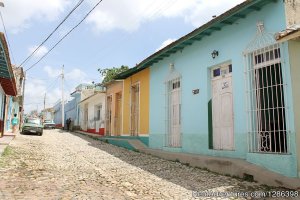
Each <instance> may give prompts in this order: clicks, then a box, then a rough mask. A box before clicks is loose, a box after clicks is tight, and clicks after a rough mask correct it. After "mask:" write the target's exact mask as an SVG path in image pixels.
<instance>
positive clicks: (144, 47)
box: [0, 0, 243, 113]
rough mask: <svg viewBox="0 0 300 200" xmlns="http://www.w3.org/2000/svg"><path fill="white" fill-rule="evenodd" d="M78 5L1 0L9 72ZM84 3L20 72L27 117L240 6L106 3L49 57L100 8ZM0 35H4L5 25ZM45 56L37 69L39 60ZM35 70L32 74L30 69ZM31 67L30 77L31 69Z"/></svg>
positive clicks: (156, 0)
mask: <svg viewBox="0 0 300 200" xmlns="http://www.w3.org/2000/svg"><path fill="white" fill-rule="evenodd" d="M79 1H80V0H43V1H41V0H26V1H20V0H0V2H3V3H4V5H5V6H4V7H0V12H1V14H2V16H3V20H4V24H5V27H6V30H7V40H8V42H9V50H10V58H11V62H12V64H14V65H16V66H20V64H21V63H22V62H23V61H24V60H25V59H26V58H27V57H28V56H29V55H30V54H31V53H32V52H33V51H34V50H35V48H36V47H37V46H38V45H40V44H41V43H42V41H44V39H46V37H47V36H48V35H49V34H50V33H51V32H52V31H53V30H54V29H55V28H56V27H57V25H58V24H59V23H60V22H61V21H62V20H63V19H64V18H65V16H66V15H67V14H68V13H69V12H70V11H71V9H72V8H73V7H74V6H75V5H76V4H77V3H78V2H79ZM98 2H99V0H84V1H83V2H82V4H81V5H80V6H79V7H78V8H77V9H76V10H75V11H74V12H73V13H72V15H70V17H69V18H68V19H67V20H66V21H65V22H64V23H63V24H62V26H60V27H59V29H58V30H57V31H56V32H55V33H54V34H53V35H52V36H51V37H50V39H49V40H48V41H47V42H46V43H45V44H44V45H43V46H42V47H41V48H40V49H39V51H37V52H36V53H35V54H34V56H32V57H31V58H30V59H29V60H28V61H27V62H25V63H24V64H23V65H22V67H23V68H24V70H27V69H28V71H26V83H25V102H24V104H25V107H24V110H25V113H29V112H30V111H31V110H34V109H38V110H39V111H40V110H41V109H43V108H44V97H45V94H46V107H52V106H54V104H55V103H56V102H58V101H59V100H60V99H61V96H62V91H61V78H60V74H61V72H62V66H64V74H65V84H64V94H65V95H64V99H70V93H72V92H73V91H74V90H75V87H76V86H77V85H79V84H80V83H92V82H93V81H94V82H96V83H98V82H101V80H102V79H103V78H102V77H101V76H100V74H99V72H98V71H97V69H99V68H101V69H104V68H112V67H119V66H121V65H127V66H129V67H134V66H135V65H136V64H137V63H140V62H141V61H143V60H144V59H145V58H147V57H148V56H150V55H152V54H153V53H155V52H156V51H158V50H159V49H161V48H163V47H164V46H166V45H168V44H170V43H171V42H173V41H175V40H177V39H179V38H180V37H182V36H184V35H186V34H188V33H189V32H191V31H193V30H194V29H196V28H198V27H199V26H201V25H203V24H204V23H206V22H208V21H210V20H211V19H212V16H214V15H217V16H218V15H220V14H222V13H223V12H225V11H227V10H228V9H230V8H232V7H234V6H235V5H237V4H239V3H241V2H243V0H230V1H228V0H214V1H208V0H164V1H162V0H143V1H141V0H103V1H102V2H101V3H100V4H99V5H98V6H97V7H96V9H95V10H93V12H91V14H90V15H89V16H88V17H87V18H86V19H85V20H84V21H83V22H82V23H81V24H80V25H79V26H78V27H77V28H76V29H74V31H72V32H71V33H70V34H69V35H68V36H67V37H66V38H65V39H64V40H62V42H60V43H59V44H58V45H57V46H56V47H55V48H54V49H53V50H52V51H50V52H49V50H50V49H51V48H52V47H53V46H54V45H55V44H56V43H57V42H58V41H59V40H60V39H61V38H62V37H63V36H64V35H65V34H66V33H67V32H69V31H70V30H71V29H72V28H73V27H74V26H75V25H76V24H78V23H79V22H80V21H81V20H82V19H83V18H84V16H85V15H86V14H87V13H88V12H89V11H90V10H91V9H92V7H93V6H94V5H95V4H96V3H98ZM0 31H2V32H3V31H4V28H3V24H1V25H0ZM45 53H48V55H47V56H46V57H45V58H44V59H42V60H41V61H40V62H39V63H38V64H36V65H35V66H33V64H35V63H36V62H37V61H39V59H40V58H41V57H42V56H43V55H45ZM32 66H33V67H32ZM30 67H32V68H31V69H29V68H30Z"/></svg>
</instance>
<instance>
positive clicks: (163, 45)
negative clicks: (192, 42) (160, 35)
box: [155, 38, 176, 51]
mask: <svg viewBox="0 0 300 200" xmlns="http://www.w3.org/2000/svg"><path fill="white" fill-rule="evenodd" d="M175 40H176V39H171V38H169V39H167V40H165V41H164V42H163V43H162V44H161V45H160V47H158V48H157V49H156V50H155V51H159V50H161V49H163V48H164V47H166V46H168V45H169V44H171V43H172V42H174V41H175Z"/></svg>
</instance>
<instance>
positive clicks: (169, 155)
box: [75, 131, 300, 190]
mask: <svg viewBox="0 0 300 200" xmlns="http://www.w3.org/2000/svg"><path fill="white" fill-rule="evenodd" d="M75 132H76V133H79V134H82V135H88V136H89V137H92V138H95V139H98V140H101V141H105V142H108V143H110V144H112V145H116V146H120V147H125V148H127V149H129V150H135V151H139V152H141V153H145V154H150V155H153V156H155V157H159V158H162V159H166V160H171V161H175V162H180V163H183V164H186V165H189V166H192V167H198V168H202V169H207V170H209V171H212V172H216V173H218V174H223V175H230V176H232V177H239V178H244V179H250V180H251V179H252V180H253V181H256V182H258V183H260V184H265V185H268V186H275V187H284V188H289V189H295V190H300V179H299V178H290V177H286V176H283V175H281V174H278V173H275V172H272V171H269V170H267V169H265V168H263V167H260V166H258V165H254V164H251V163H249V162H247V161H246V160H243V159H236V158H224V157H214V156H205V155H200V154H191V153H182V152H170V151H164V150H160V149H151V148H149V147H147V146H146V145H144V144H143V143H142V142H141V141H139V140H135V139H125V138H106V137H105V136H99V135H94V134H89V133H86V132H83V131H75ZM124 144H125V145H124ZM128 145H129V146H128Z"/></svg>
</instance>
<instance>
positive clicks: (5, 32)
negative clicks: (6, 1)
mask: <svg viewBox="0 0 300 200" xmlns="http://www.w3.org/2000/svg"><path fill="white" fill-rule="evenodd" d="M0 16H1V21H2V25H3V29H4V34H5V37H6V40H7V44H8V47H9V49H10V52H11V56H12V59H13V61H14V63H16V60H15V57H14V55H13V52H12V48H11V46H10V42H9V39H8V35H7V31H6V27H5V23H4V19H3V16H2V13H1V12H0Z"/></svg>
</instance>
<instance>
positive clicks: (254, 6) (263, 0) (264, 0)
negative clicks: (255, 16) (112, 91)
mask: <svg viewBox="0 0 300 200" xmlns="http://www.w3.org/2000/svg"><path fill="white" fill-rule="evenodd" d="M272 2H273V3H275V2H277V0H246V1H245V2H243V3H241V4H239V5H237V6H235V7H233V8H232V9H230V10H228V11H227V12H225V13H223V14H221V15H220V16H218V17H216V18H214V19H212V20H211V21H209V22H208V23H206V24H204V25H202V26H201V27H199V28H197V29H195V30H194V31H192V32H190V33H189V34H187V35H185V36H183V37H181V38H180V39H178V40H176V41H175V42H173V43H171V44H169V45H168V46H166V47H165V48H163V49H161V50H159V51H158V52H156V53H154V54H152V55H151V56H149V57H148V58H146V59H144V60H143V61H142V62H140V63H139V64H138V65H137V66H136V67H134V68H131V69H129V70H127V71H125V72H123V73H121V74H119V75H118V76H117V77H116V79H125V78H127V77H129V76H131V75H133V74H135V73H137V72H139V71H141V70H143V69H145V68H147V67H150V66H152V65H153V64H155V63H158V62H159V61H161V60H163V59H164V58H166V57H169V56H170V55H172V54H175V53H177V52H179V51H182V50H183V49H184V48H186V47H187V46H190V45H192V44H193V43H194V42H196V41H200V40H202V39H203V38H205V37H210V36H211V35H212V34H213V33H214V32H216V31H221V30H222V28H223V27H224V26H228V25H232V24H234V23H235V22H236V21H237V20H239V19H243V18H246V17H247V15H248V14H249V13H252V12H257V11H259V10H260V9H261V8H262V7H263V6H265V5H266V4H269V3H272Z"/></svg>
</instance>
